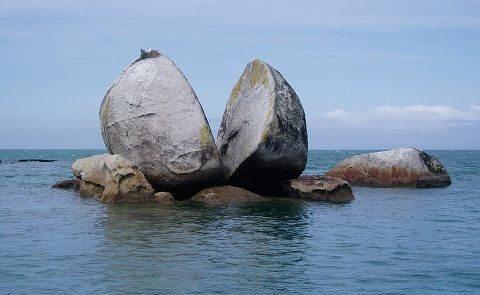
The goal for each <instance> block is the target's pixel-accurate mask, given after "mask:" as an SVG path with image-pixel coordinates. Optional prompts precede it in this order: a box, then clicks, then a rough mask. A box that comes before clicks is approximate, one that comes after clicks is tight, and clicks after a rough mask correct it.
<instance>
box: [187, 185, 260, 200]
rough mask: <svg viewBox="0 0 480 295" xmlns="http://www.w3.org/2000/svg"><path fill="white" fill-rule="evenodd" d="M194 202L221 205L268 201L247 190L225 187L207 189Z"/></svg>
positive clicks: (197, 195)
mask: <svg viewBox="0 0 480 295" xmlns="http://www.w3.org/2000/svg"><path fill="white" fill-rule="evenodd" d="M191 200H192V201H196V202H203V203H205V204H208V205H220V204H230V203H243V202H259V201H267V200H268V199H267V198H265V197H262V196H260V195H257V194H255V193H252V192H250V191H247V190H245V189H242V188H239V187H234V186H229V185H224V186H217V187H210V188H206V189H204V190H202V191H200V192H199V193H197V194H196V195H194V196H193V197H192V198H191Z"/></svg>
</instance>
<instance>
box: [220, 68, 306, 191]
mask: <svg viewBox="0 0 480 295" xmlns="http://www.w3.org/2000/svg"><path fill="white" fill-rule="evenodd" d="M217 146H218V149H219V151H220V156H221V157H222V160H223V163H224V165H225V166H226V169H227V174H226V177H227V178H229V182H230V183H232V184H235V185H239V186H242V187H246V188H248V189H251V190H258V189H259V188H262V187H268V186H269V185H271V184H278V182H279V181H280V180H285V179H291V178H295V177H298V176H299V175H300V174H301V173H302V171H303V170H304V169H305V165H306V162H307V150H308V141H307V127H306V122H305V114H304V111H303V107H302V104H301V103H300V100H299V98H298V96H297V94H296V93H295V91H294V90H293V88H292V87H291V86H290V85H289V84H288V82H287V81H285V79H284V78H283V77H282V75H281V74H280V73H279V72H278V71H277V70H275V69H274V68H272V67H271V66H269V65H268V64H266V63H264V62H262V61H260V60H254V61H253V62H251V63H249V64H248V65H247V67H246V68H245V70H244V72H243V74H242V76H241V77H240V79H239V80H238V82H237V84H236V85H235V87H234V88H233V90H232V93H231V94H230V98H229V100H228V103H227V106H226V108H225V113H224V115H223V120H222V124H221V126H220V130H219V132H218V138H217Z"/></svg>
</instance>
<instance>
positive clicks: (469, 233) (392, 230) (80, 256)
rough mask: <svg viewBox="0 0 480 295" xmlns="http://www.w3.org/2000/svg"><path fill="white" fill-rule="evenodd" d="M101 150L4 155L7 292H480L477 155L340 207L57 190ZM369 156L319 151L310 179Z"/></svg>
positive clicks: (442, 155)
mask: <svg viewBox="0 0 480 295" xmlns="http://www.w3.org/2000/svg"><path fill="white" fill-rule="evenodd" d="M101 152H103V151H96V150H0V160H1V161H2V162H1V163H0V294H480V151H429V152H431V153H432V154H434V155H435V156H437V157H438V158H439V159H440V160H441V161H442V163H443V164H444V165H445V167H446V168H447V170H448V171H449V173H450V176H451V178H452V182H453V183H452V185H451V186H449V187H446V188H435V189H414V188H387V189H385V188H362V187H354V188H353V192H354V194H355V198H356V199H355V200H354V201H353V202H351V203H349V204H344V205H335V204H329V203H322V202H311V201H302V200H291V201H272V202H266V203H257V204H240V205H238V204H237V205H226V206H218V207H204V206H200V205H188V204H176V205H173V206H162V205H157V204H142V205H129V204H126V205H118V204H117V205H104V204H101V203H99V202H97V201H96V200H94V199H83V198H80V197H79V196H78V195H77V193H75V192H71V191H63V190H52V189H50V186H51V185H52V184H53V183H55V182H56V181H58V180H62V179H68V178H71V177H72V175H71V168H70V166H71V164H72V162H73V161H74V160H75V159H78V158H82V157H86V156H89V155H93V154H98V153H101ZM361 152H363V151H323V150H322V151H311V152H310V153H309V159H308V167H307V169H306V170H305V174H322V173H324V172H325V171H327V170H328V169H329V168H331V167H332V166H334V165H335V164H336V163H338V162H339V161H341V160H342V159H344V158H346V157H348V156H350V155H353V154H358V153H361ZM28 158H43V159H56V160H58V161H57V162H52V163H37V162H28V163H18V162H16V161H17V160H19V159H28Z"/></svg>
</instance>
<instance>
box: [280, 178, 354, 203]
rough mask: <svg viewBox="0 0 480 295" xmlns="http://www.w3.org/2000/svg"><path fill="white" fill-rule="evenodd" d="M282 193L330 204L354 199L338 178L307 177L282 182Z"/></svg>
mask: <svg viewBox="0 0 480 295" xmlns="http://www.w3.org/2000/svg"><path fill="white" fill-rule="evenodd" d="M282 193H283V194H285V195H286V196H287V197H290V198H301V199H308V200H314V201H326V202H332V203H346V202H350V201H352V200H353V199H355V198H354V196H353V193H352V188H351V187H350V185H349V184H348V183H347V182H346V181H344V180H342V179H339V178H334V177H328V176H320V175H308V176H300V177H299V178H296V179H291V180H286V181H283V182H282Z"/></svg>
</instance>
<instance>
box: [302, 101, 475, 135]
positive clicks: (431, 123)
mask: <svg viewBox="0 0 480 295" xmlns="http://www.w3.org/2000/svg"><path fill="white" fill-rule="evenodd" d="M310 124H311V125H312V127H320V128H325V129H332V128H353V129H397V130H405V129H436V128H445V127H456V126H472V125H479V124H480V106H478V105H471V106H470V107H468V108H466V109H456V108H453V107H450V106H445V105H434V106H428V105H411V106H389V105H382V106H379V107H375V108H372V109H369V110H366V111H346V110H342V109H335V110H332V111H329V112H325V113H320V114H318V115H317V116H315V117H314V118H312V119H311V122H310Z"/></svg>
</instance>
